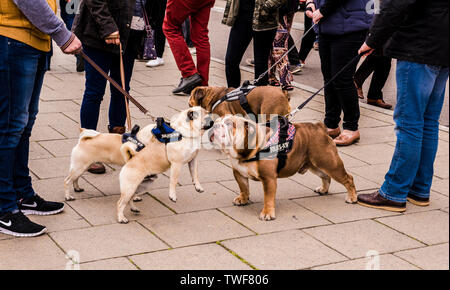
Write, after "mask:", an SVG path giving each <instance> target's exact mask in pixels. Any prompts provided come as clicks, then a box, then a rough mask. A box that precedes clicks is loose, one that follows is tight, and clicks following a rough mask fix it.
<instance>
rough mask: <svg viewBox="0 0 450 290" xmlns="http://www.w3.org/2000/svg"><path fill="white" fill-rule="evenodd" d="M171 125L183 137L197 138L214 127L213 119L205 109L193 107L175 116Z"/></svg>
mask: <svg viewBox="0 0 450 290" xmlns="http://www.w3.org/2000/svg"><path fill="white" fill-rule="evenodd" d="M170 124H171V126H172V127H173V128H174V129H175V130H177V131H178V132H180V133H181V134H182V135H183V136H185V137H193V138H197V137H200V136H201V135H202V133H203V132H204V130H207V129H209V128H211V127H212V119H211V117H210V115H209V114H208V113H207V112H206V110H205V109H203V108H201V107H192V108H190V109H187V110H184V111H182V112H181V113H179V114H177V115H175V116H173V117H172V119H171V121H170Z"/></svg>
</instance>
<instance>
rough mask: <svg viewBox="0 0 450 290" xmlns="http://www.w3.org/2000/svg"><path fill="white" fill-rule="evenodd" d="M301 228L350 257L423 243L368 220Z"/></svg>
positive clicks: (383, 252)
mask: <svg viewBox="0 0 450 290" xmlns="http://www.w3.org/2000/svg"><path fill="white" fill-rule="evenodd" d="M304 231H305V232H306V233H308V234H310V235H311V236H313V237H315V238H316V239H318V240H319V241H321V242H323V243H325V244H326V245H328V246H329V247H331V248H332V249H336V250H337V251H338V252H340V253H342V254H344V255H346V256H347V257H349V258H352V259H355V258H361V257H365V256H366V253H367V252H368V251H372V250H375V251H377V252H378V253H380V254H386V253H392V252H396V251H400V250H406V249H411V248H418V247H423V246H424V244H422V243H420V242H418V241H416V240H413V239H411V238H409V237H407V236H405V235H402V234H400V233H398V232H396V231H394V230H392V229H390V228H388V227H386V226H384V225H381V224H379V223H377V222H375V221H372V220H362V221H356V222H350V223H345V224H337V225H330V226H321V227H316V228H311V229H305V230H304Z"/></svg>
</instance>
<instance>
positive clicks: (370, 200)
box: [358, 191, 406, 212]
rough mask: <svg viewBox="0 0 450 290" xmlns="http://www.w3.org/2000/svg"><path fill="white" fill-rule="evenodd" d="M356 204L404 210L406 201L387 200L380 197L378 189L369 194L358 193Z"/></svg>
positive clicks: (395, 210) (390, 209)
mask: <svg viewBox="0 0 450 290" xmlns="http://www.w3.org/2000/svg"><path fill="white" fill-rule="evenodd" d="M358 204H360V205H363V206H367V207H372V208H377V209H383V210H388V211H394V212H404V211H405V210H406V202H395V201H391V200H388V199H386V198H384V197H382V196H381V195H380V193H379V192H378V191H376V192H374V193H371V194H360V195H358Z"/></svg>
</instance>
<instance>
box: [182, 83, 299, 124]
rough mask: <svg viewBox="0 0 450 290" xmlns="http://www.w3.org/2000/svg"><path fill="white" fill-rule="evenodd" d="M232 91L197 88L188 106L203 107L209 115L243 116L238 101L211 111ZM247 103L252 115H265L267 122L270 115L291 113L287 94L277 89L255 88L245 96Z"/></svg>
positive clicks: (243, 112)
mask: <svg viewBox="0 0 450 290" xmlns="http://www.w3.org/2000/svg"><path fill="white" fill-rule="evenodd" d="M233 90H234V88H225V87H197V88H196V89H194V90H193V91H192V93H191V97H190V99H189V106H191V107H194V106H200V107H203V108H204V109H205V110H206V111H208V112H209V113H212V114H215V115H218V116H220V117H223V116H225V115H228V114H232V115H237V114H239V115H242V116H245V115H246V112H245V110H244V109H243V108H242V106H241V105H240V103H239V100H236V101H231V102H227V101H225V102H223V103H221V104H219V105H217V107H215V108H214V110H212V108H213V106H214V105H215V104H216V103H217V101H219V100H220V99H221V98H222V97H223V96H225V95H226V94H227V93H229V92H231V91H233ZM247 101H248V104H249V106H250V109H251V111H252V112H253V113H254V114H256V115H266V116H267V120H269V118H270V115H271V114H272V115H280V116H285V115H287V114H289V113H290V111H291V106H290V104H289V97H288V94H287V92H283V91H282V90H281V89H280V88H277V87H271V86H263V87H256V88H255V89H253V90H252V91H251V92H250V93H249V94H248V95H247Z"/></svg>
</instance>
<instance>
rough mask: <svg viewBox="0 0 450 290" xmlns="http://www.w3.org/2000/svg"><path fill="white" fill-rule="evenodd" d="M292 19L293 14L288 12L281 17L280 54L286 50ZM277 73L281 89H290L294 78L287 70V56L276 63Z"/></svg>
mask: <svg viewBox="0 0 450 290" xmlns="http://www.w3.org/2000/svg"><path fill="white" fill-rule="evenodd" d="M293 20H294V14H288V15H285V16H284V17H283V21H280V23H282V24H283V31H284V32H283V33H282V37H281V41H282V42H283V43H282V44H283V49H282V55H284V54H285V53H286V52H287V51H288V49H289V48H288V42H289V41H288V39H289V35H290V32H291V27H292V22H293ZM277 69H278V74H279V76H280V83H281V86H282V88H283V89H287V90H291V82H292V80H293V79H294V78H293V76H292V73H291V72H290V70H289V59H288V57H287V56H284V57H283V60H282V61H280V63H279V65H278V68H277Z"/></svg>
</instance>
